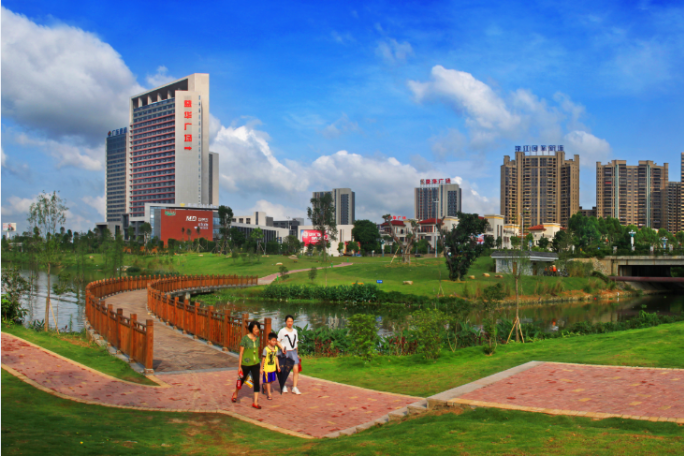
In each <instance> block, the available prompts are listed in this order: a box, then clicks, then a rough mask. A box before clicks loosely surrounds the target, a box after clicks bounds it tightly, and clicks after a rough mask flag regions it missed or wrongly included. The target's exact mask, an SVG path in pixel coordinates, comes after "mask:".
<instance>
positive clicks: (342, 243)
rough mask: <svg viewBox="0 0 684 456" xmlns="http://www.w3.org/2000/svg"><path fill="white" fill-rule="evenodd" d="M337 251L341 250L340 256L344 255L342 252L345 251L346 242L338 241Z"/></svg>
mask: <svg viewBox="0 0 684 456" xmlns="http://www.w3.org/2000/svg"><path fill="white" fill-rule="evenodd" d="M337 251H338V252H339V254H340V256H341V255H342V252H344V242H341V241H340V242H338V243H337Z"/></svg>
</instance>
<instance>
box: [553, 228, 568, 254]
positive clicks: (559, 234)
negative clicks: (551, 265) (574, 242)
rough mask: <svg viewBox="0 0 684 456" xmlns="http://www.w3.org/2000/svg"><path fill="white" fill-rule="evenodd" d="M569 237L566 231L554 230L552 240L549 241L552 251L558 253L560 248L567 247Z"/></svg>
mask: <svg viewBox="0 0 684 456" xmlns="http://www.w3.org/2000/svg"><path fill="white" fill-rule="evenodd" d="M569 238H570V237H569V236H568V233H566V232H565V230H558V231H556V234H554V235H553V240H552V241H551V248H552V249H553V251H554V252H556V253H560V252H561V251H562V250H565V249H567V248H568V245H569V244H570V239H569Z"/></svg>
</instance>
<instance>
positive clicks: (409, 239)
mask: <svg viewBox="0 0 684 456" xmlns="http://www.w3.org/2000/svg"><path fill="white" fill-rule="evenodd" d="M382 218H383V219H384V220H385V222H386V223H387V225H388V226H389V229H390V236H392V240H393V241H394V243H395V244H396V245H397V246H399V247H400V248H401V261H402V263H408V264H411V249H412V248H413V243H414V242H415V241H416V231H417V230H418V221H416V220H409V221H408V222H409V224H408V225H407V224H406V222H404V221H403V220H402V224H401V225H400V226H399V227H397V226H395V225H394V224H393V223H392V222H393V221H394V220H392V215H391V214H385V215H383V216H382ZM402 230H404V231H405V233H402V232H401V231H402ZM397 231H399V232H397ZM400 234H404V238H403V239H402V238H401V236H399V235H400ZM392 261H394V259H392Z"/></svg>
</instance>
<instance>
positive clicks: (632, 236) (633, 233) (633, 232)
mask: <svg viewBox="0 0 684 456" xmlns="http://www.w3.org/2000/svg"><path fill="white" fill-rule="evenodd" d="M635 234H636V231H634V230H630V231H629V235H630V236H631V237H630V240H631V242H632V252H634V235H635Z"/></svg>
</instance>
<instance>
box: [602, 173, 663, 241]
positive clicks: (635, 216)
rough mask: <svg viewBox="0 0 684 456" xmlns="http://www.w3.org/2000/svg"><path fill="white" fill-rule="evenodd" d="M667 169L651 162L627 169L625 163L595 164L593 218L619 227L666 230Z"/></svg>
mask: <svg viewBox="0 0 684 456" xmlns="http://www.w3.org/2000/svg"><path fill="white" fill-rule="evenodd" d="M667 176H668V168H667V163H665V164H663V165H662V166H658V165H656V164H655V163H653V162H652V161H650V160H640V161H639V164H638V165H636V166H628V165H627V162H626V161H625V160H613V161H611V162H610V163H607V164H605V165H602V164H601V162H597V163H596V216H597V217H604V218H605V217H613V218H616V219H618V220H620V224H621V225H625V226H626V225H636V226H638V227H643V226H648V227H650V228H653V229H656V230H657V229H659V228H665V229H667V228H668V193H669V186H668V177H667Z"/></svg>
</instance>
